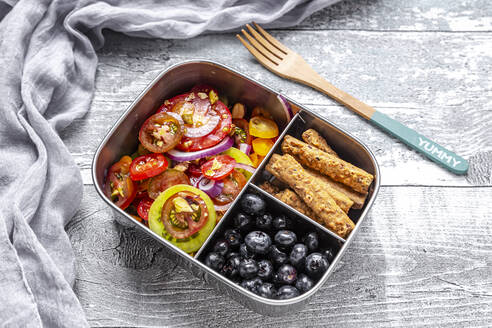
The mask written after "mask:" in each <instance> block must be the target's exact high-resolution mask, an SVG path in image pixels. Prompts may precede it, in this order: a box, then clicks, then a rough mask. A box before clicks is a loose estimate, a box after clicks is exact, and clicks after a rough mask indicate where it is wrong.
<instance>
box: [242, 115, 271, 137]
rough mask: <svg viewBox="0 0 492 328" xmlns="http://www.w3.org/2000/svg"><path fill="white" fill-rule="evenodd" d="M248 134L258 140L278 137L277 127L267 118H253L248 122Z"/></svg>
mask: <svg viewBox="0 0 492 328" xmlns="http://www.w3.org/2000/svg"><path fill="white" fill-rule="evenodd" d="M249 134H251V135H252V136H255V137H258V138H265V139H269V138H275V137H276V136H278V126H277V124H276V123H275V122H274V121H272V120H270V119H268V118H264V117H261V116H255V117H253V118H251V120H250V121H249Z"/></svg>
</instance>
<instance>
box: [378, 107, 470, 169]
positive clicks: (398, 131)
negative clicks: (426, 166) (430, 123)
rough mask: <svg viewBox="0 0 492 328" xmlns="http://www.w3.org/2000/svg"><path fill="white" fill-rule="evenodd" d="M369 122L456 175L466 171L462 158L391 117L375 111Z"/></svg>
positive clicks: (466, 165) (466, 164) (465, 163)
mask: <svg viewBox="0 0 492 328" xmlns="http://www.w3.org/2000/svg"><path fill="white" fill-rule="evenodd" d="M369 120H370V121H371V122H372V123H374V124H375V125H377V126H378V127H380V128H381V129H383V130H385V131H387V132H389V133H390V134H391V135H393V136H394V137H396V138H398V139H400V140H401V141H403V142H404V143H405V144H407V145H408V146H410V147H412V148H413V149H415V150H417V151H419V152H421V153H422V154H424V155H425V156H427V157H428V158H430V159H431V160H433V161H434V162H436V163H438V164H440V165H442V166H444V167H445V168H446V169H448V170H449V171H451V172H453V173H456V174H465V173H466V172H467V171H468V162H467V161H466V160H465V159H464V158H463V157H461V156H458V155H456V154H455V153H453V152H451V151H449V150H447V149H446V148H444V147H442V146H440V145H438V144H437V143H435V142H433V141H432V140H430V139H429V138H426V137H424V136H423V135H421V134H419V133H417V132H416V131H414V130H412V129H410V128H408V127H406V126H405V125H403V124H401V123H400V122H398V121H395V120H394V119H392V118H391V117H389V116H387V115H385V114H383V113H380V112H378V111H376V112H374V114H373V115H372V116H371V118H370V119H369Z"/></svg>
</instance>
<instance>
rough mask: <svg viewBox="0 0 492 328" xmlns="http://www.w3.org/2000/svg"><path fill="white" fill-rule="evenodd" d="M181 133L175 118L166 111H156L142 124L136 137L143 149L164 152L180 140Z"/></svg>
mask: <svg viewBox="0 0 492 328" xmlns="http://www.w3.org/2000/svg"><path fill="white" fill-rule="evenodd" d="M182 134H183V132H182V131H181V125H180V124H179V121H178V120H177V119H176V118H174V117H172V116H170V115H168V114H166V113H157V114H154V115H152V116H151V117H149V118H148V119H147V120H146V121H145V122H144V124H142V127H141V128H140V131H139V133H138V139H139V140H140V142H141V143H142V146H144V147H145V149H147V150H150V151H151V152H153V153H164V152H166V151H168V150H171V149H173V148H174V147H175V146H176V145H177V144H178V143H179V142H180V140H181V136H182Z"/></svg>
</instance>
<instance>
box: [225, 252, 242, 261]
mask: <svg viewBox="0 0 492 328" xmlns="http://www.w3.org/2000/svg"><path fill="white" fill-rule="evenodd" d="M232 256H239V257H241V254H239V252H229V253H228V254H227V255H226V260H227V259H228V258H229V257H232Z"/></svg>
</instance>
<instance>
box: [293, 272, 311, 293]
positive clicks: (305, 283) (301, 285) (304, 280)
mask: <svg viewBox="0 0 492 328" xmlns="http://www.w3.org/2000/svg"><path fill="white" fill-rule="evenodd" d="M313 286H314V282H313V281H312V280H311V278H309V277H308V276H306V275H305V274H304V273H301V274H300V275H299V276H298V277H297V281H296V288H297V289H299V290H300V291H301V293H305V292H307V291H308V290H310V289H311V288H313Z"/></svg>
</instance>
